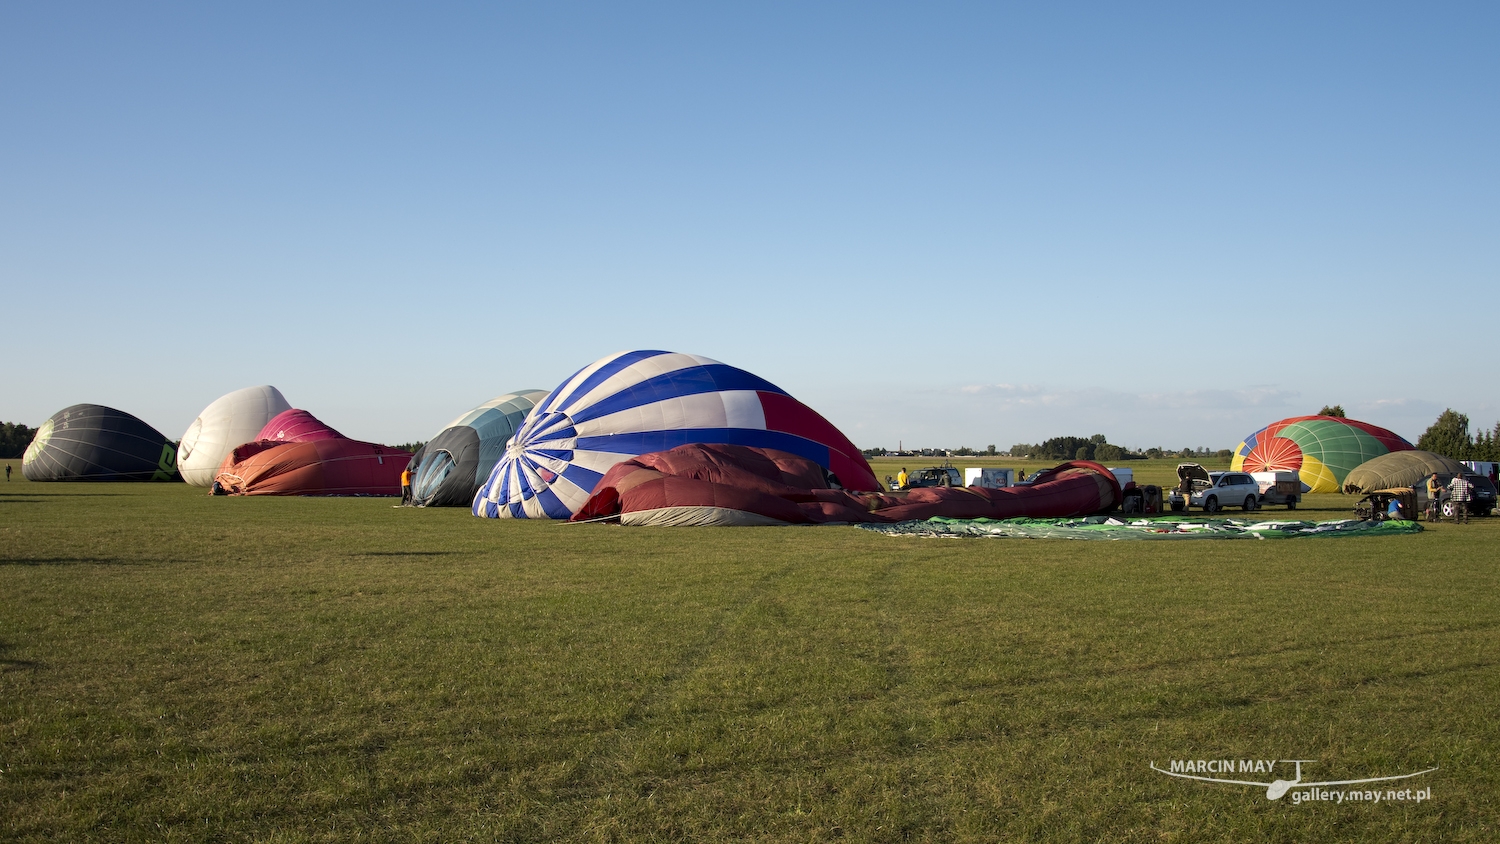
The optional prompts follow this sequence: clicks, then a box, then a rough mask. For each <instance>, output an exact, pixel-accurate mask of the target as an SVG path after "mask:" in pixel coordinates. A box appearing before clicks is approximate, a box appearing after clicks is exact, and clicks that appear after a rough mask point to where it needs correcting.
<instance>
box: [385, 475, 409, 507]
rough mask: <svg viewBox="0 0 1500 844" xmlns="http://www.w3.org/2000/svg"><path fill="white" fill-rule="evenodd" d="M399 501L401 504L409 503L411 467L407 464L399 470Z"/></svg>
mask: <svg viewBox="0 0 1500 844" xmlns="http://www.w3.org/2000/svg"><path fill="white" fill-rule="evenodd" d="M386 477H390V476H389V475H387V476H386ZM401 503H402V504H403V505H405V504H410V503H411V467H410V466H408V467H406V468H405V469H402V470H401Z"/></svg>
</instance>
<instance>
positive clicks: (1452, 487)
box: [1448, 472, 1474, 524]
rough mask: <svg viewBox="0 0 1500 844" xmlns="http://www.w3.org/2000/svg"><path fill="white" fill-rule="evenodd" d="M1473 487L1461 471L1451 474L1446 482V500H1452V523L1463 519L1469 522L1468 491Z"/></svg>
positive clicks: (1466, 522)
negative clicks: (1450, 478)
mask: <svg viewBox="0 0 1500 844" xmlns="http://www.w3.org/2000/svg"><path fill="white" fill-rule="evenodd" d="M1473 487H1474V485H1473V484H1471V483H1469V479H1468V478H1465V477H1464V475H1463V473H1462V472H1459V473H1458V474H1456V475H1454V476H1453V480H1452V481H1450V482H1449V483H1448V500H1450V501H1452V502H1453V523H1454V524H1458V520H1459V519H1463V521H1464V524H1468V523H1469V492H1470V490H1472V489H1473Z"/></svg>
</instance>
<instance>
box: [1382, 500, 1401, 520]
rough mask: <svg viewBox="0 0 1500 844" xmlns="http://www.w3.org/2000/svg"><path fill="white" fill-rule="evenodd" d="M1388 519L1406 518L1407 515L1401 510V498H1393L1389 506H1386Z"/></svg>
mask: <svg viewBox="0 0 1500 844" xmlns="http://www.w3.org/2000/svg"><path fill="white" fill-rule="evenodd" d="M1385 517H1386V519H1404V518H1406V516H1405V515H1404V514H1403V513H1402V511H1401V499H1399V498H1392V499H1391V503H1390V506H1389V507H1386V508H1385Z"/></svg>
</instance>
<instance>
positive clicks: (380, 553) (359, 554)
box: [348, 551, 461, 557]
mask: <svg viewBox="0 0 1500 844" xmlns="http://www.w3.org/2000/svg"><path fill="white" fill-rule="evenodd" d="M458 553H461V552H458V551H357V552H355V553H353V554H349V555H348V556H350V557H446V556H449V555H451V554H458Z"/></svg>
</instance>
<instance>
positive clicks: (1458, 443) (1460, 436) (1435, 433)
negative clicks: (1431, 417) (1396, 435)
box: [1417, 407, 1474, 460]
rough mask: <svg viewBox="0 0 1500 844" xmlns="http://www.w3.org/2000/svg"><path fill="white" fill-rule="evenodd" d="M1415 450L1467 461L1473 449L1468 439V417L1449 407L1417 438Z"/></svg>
mask: <svg viewBox="0 0 1500 844" xmlns="http://www.w3.org/2000/svg"><path fill="white" fill-rule="evenodd" d="M1417 448H1419V449H1422V450H1423V451H1430V452H1432V453H1433V454H1441V455H1443V456H1444V457H1451V458H1453V459H1454V460H1468V459H1469V452H1470V451H1472V450H1473V448H1474V443H1473V441H1472V440H1471V439H1469V417H1467V416H1465V415H1464V414H1462V413H1459V412H1457V411H1455V410H1454V409H1453V408H1451V407H1450V408H1448V409H1447V410H1444V411H1443V413H1442V415H1440V416H1438V418H1437V421H1436V422H1434V423H1432V425H1431V426H1429V427H1428V428H1427V430H1426V431H1423V432H1422V436H1420V437H1418V438H1417Z"/></svg>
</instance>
